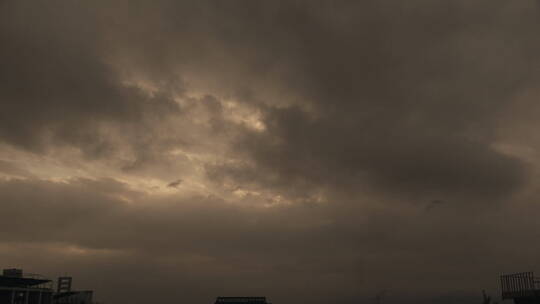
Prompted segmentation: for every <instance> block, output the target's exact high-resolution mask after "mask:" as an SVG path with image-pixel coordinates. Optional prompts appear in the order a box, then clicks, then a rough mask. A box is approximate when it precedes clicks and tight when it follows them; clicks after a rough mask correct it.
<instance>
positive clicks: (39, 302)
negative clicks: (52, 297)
mask: <svg viewBox="0 0 540 304" xmlns="http://www.w3.org/2000/svg"><path fill="white" fill-rule="evenodd" d="M42 293H43V292H42V291H41V290H40V291H39V299H38V304H41V295H42Z"/></svg>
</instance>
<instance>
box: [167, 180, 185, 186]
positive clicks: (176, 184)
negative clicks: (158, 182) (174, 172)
mask: <svg viewBox="0 0 540 304" xmlns="http://www.w3.org/2000/svg"><path fill="white" fill-rule="evenodd" d="M181 183H182V179H177V180H175V181H172V182H170V183H168V184H167V187H170V188H176V187H178V186H180V184H181Z"/></svg>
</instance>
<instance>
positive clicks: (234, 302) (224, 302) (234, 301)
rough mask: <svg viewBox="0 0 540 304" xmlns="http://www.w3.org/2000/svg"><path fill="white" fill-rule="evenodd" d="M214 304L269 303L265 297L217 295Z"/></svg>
mask: <svg viewBox="0 0 540 304" xmlns="http://www.w3.org/2000/svg"><path fill="white" fill-rule="evenodd" d="M214 304H271V303H268V302H266V297H217V298H216V302H215V303H214Z"/></svg>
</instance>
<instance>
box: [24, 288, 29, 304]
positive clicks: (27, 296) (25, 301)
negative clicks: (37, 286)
mask: <svg viewBox="0 0 540 304" xmlns="http://www.w3.org/2000/svg"><path fill="white" fill-rule="evenodd" d="M28 298H30V290H27V291H25V293H24V304H28Z"/></svg>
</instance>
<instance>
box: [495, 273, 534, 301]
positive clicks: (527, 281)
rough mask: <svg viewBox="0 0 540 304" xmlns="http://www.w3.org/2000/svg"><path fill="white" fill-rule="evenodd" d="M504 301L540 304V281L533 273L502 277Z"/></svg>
mask: <svg viewBox="0 0 540 304" xmlns="http://www.w3.org/2000/svg"><path fill="white" fill-rule="evenodd" d="M501 291H502V299H503V300H514V303H515V304H540V279H539V278H537V277H535V276H534V274H533V273H532V272H520V273H514V274H506V275H502V276H501Z"/></svg>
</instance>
